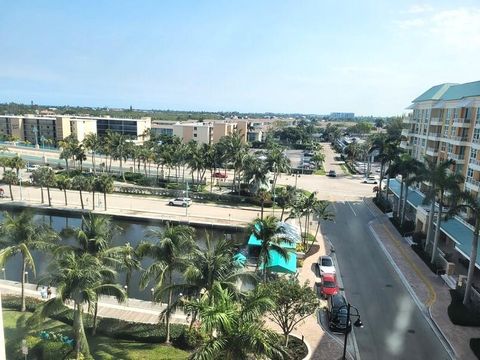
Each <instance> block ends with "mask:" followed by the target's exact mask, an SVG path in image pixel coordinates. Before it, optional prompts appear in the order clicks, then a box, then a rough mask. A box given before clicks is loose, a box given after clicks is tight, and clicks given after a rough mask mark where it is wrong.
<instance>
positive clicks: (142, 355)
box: [3, 310, 188, 360]
mask: <svg viewBox="0 0 480 360" xmlns="http://www.w3.org/2000/svg"><path fill="white" fill-rule="evenodd" d="M30 316H31V314H30V313H21V312H19V311H14V310H4V311H3V324H4V329H5V342H6V352H7V358H8V359H12V360H15V359H23V357H22V356H21V354H20V344H21V342H22V339H24V338H25V337H26V336H34V337H36V336H37V334H38V332H39V331H41V330H47V331H55V332H61V333H62V334H64V335H67V336H72V328H71V326H69V325H66V324H64V323H62V322H59V321H55V320H46V321H45V322H44V323H43V324H42V326H41V327H39V328H35V329H29V328H27V327H26V326H25V321H26V320H27V319H28V318H29V317H30ZM38 341H40V339H39V338H38ZM88 343H89V345H90V351H91V353H92V356H93V357H94V359H101V360H110V359H125V360H130V359H131V360H134V359H143V360H167V359H168V360H170V359H171V360H183V359H187V357H188V353H187V352H185V351H182V350H179V349H176V348H174V347H171V346H167V345H159V344H146V343H140V342H133V341H125V340H118V339H112V338H109V337H104V336H96V337H91V336H88Z"/></svg>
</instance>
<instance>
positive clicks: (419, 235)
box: [412, 231, 427, 244]
mask: <svg viewBox="0 0 480 360" xmlns="http://www.w3.org/2000/svg"><path fill="white" fill-rule="evenodd" d="M426 238H427V235H425V234H424V233H423V232H421V231H417V232H414V233H413V234H412V241H413V242H414V243H416V244H421V243H422V242H423V241H425V239H426Z"/></svg>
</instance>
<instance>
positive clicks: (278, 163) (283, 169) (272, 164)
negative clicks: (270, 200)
mask: <svg viewBox="0 0 480 360" xmlns="http://www.w3.org/2000/svg"><path fill="white" fill-rule="evenodd" d="M266 161H267V168H268V170H269V171H271V172H272V173H273V182H272V187H273V188H274V189H275V186H276V185H277V180H278V176H279V175H280V173H288V172H289V171H290V159H289V158H288V157H287V155H286V154H285V152H284V150H283V149H282V148H281V147H279V146H275V147H273V148H272V149H271V150H269V151H268V152H267V160H266Z"/></svg>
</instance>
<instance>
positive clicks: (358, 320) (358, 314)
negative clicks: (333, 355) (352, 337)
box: [338, 303, 363, 360]
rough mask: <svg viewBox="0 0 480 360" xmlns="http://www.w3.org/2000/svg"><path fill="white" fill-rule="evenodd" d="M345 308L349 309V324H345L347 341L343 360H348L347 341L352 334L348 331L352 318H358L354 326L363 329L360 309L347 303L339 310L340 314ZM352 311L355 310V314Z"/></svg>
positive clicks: (344, 344)
mask: <svg viewBox="0 0 480 360" xmlns="http://www.w3.org/2000/svg"><path fill="white" fill-rule="evenodd" d="M345 307H346V308H347V323H346V324H345V341H344V343H343V357H342V359H343V360H347V357H346V356H347V340H348V333H349V332H350V331H349V329H348V327H349V324H350V318H351V317H356V318H357V320H356V321H355V322H354V323H353V326H355V327H359V328H363V323H362V320H360V313H359V312H358V309H357V308H356V307H355V306H353V305H350V303H347V304H346V305H343V306H340V308H339V309H338V312H339V313H340V311H341V310H342V309H343V308H345ZM351 309H353V310H355V313H354V314H352V313H351Z"/></svg>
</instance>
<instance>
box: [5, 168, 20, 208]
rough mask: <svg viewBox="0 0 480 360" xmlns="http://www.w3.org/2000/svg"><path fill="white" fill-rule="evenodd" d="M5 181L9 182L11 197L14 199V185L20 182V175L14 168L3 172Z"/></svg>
mask: <svg viewBox="0 0 480 360" xmlns="http://www.w3.org/2000/svg"><path fill="white" fill-rule="evenodd" d="M3 181H5V182H6V183H7V184H8V188H9V190H10V199H12V201H13V191H12V185H17V184H18V176H17V174H15V172H14V171H13V170H7V171H4V172H3Z"/></svg>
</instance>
